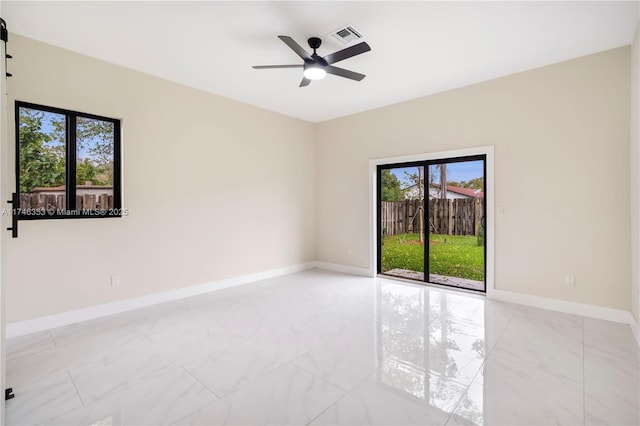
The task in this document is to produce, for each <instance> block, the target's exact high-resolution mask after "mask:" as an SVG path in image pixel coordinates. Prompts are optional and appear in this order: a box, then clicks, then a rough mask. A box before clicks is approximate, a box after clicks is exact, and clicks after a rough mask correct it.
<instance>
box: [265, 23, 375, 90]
mask: <svg viewBox="0 0 640 426" xmlns="http://www.w3.org/2000/svg"><path fill="white" fill-rule="evenodd" d="M278 38H279V39H280V40H282V41H283V42H284V43H285V44H286V45H287V46H289V47H290V48H291V50H293V51H294V52H295V53H296V54H297V55H298V56H300V57H301V58H302V60H303V61H304V63H303V64H300V65H256V66H254V67H253V68H255V69H270V68H302V69H303V72H302V75H303V77H302V81H301V82H300V87H304V86H308V85H309V83H311V80H321V79H323V78H324V77H325V76H326V75H327V74H333V75H337V76H340V77H344V78H349V79H351V80H356V81H360V80H362V79H363V78H364V77H365V75H364V74H360V73H357V72H353V71H349V70H345V69H344V68H338V67H334V66H333V65H332V64H335V63H336V62H340V61H343V60H345V59H348V58H351V57H353V56H356V55H359V54H361V53H365V52H368V51H370V50H371V47H369V45H368V44H367V43H365V42H364V41H363V42H362V43H358V44H356V45H353V46H350V47H347V48H346V49H342V50H339V51H337V52H335V53H332V54H330V55H327V56H324V57H321V56H320V55H318V54H317V53H316V50H317V49H318V48H319V47H320V45H321V44H322V40H320V39H319V38H318V37H311V38H310V39H309V40H307V42H308V43H309V47H310V48H312V49H313V53H312V54H311V55H310V54H308V53H307V52H306V51H305V50H304V49H303V48H302V47H301V46H300V45H299V44H298V43H296V42H295V41H294V40H293V39H292V38H291V37H289V36H282V35H281V36H278Z"/></svg>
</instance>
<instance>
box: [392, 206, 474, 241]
mask: <svg viewBox="0 0 640 426" xmlns="http://www.w3.org/2000/svg"><path fill="white" fill-rule="evenodd" d="M482 203H483V201H482V200H480V199H476V198H460V199H454V200H449V199H446V200H443V199H439V198H437V199H431V200H430V202H429V214H428V218H427V219H428V221H427V223H428V224H429V225H428V226H429V229H430V232H432V233H436V234H440V235H477V232H478V227H479V226H480V220H481V218H482V211H483V206H482ZM421 204H422V201H421V200H404V201H382V206H381V214H380V216H381V220H382V229H383V230H384V233H385V235H397V234H406V233H417V232H419V231H420V228H419V222H420V217H419V216H420V215H419V207H420V205H421Z"/></svg>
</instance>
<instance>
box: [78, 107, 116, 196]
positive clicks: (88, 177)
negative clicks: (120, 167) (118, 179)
mask: <svg viewBox="0 0 640 426" xmlns="http://www.w3.org/2000/svg"><path fill="white" fill-rule="evenodd" d="M113 135H114V128H113V123H111V122H109V121H102V120H94V119H92V118H86V117H78V121H77V124H76V142H77V144H78V150H79V152H80V153H82V154H83V158H82V159H81V161H79V162H78V164H77V166H76V167H77V172H76V180H77V182H78V184H84V183H85V182H87V181H91V182H92V183H93V184H95V185H113V143H114V140H113ZM79 156H80V154H79Z"/></svg>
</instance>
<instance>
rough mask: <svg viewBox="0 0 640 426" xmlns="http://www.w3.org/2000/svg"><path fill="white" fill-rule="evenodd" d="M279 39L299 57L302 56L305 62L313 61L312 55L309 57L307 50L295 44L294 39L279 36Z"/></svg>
mask: <svg viewBox="0 0 640 426" xmlns="http://www.w3.org/2000/svg"><path fill="white" fill-rule="evenodd" d="M278 38H279V39H280V40H282V41H284V43H285V44H286V45H287V46H289V47H290V48H291V50H293V51H294V52H296V54H297V55H298V56H300V57H301V58H302V59H304V60H308V61H313V58H312V57H311V55H309V54H308V53H307V51H306V50H304V49H303V48H302V47H301V46H300V45H299V44H298V43H296V42H295V40H294V39H292V38H291V37H289V36H278Z"/></svg>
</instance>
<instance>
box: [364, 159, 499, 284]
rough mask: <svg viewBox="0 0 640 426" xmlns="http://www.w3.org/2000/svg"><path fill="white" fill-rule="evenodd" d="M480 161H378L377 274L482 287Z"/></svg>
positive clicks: (483, 253) (483, 248)
mask: <svg viewBox="0 0 640 426" xmlns="http://www.w3.org/2000/svg"><path fill="white" fill-rule="evenodd" d="M485 162H486V159H485V156H484V155H479V156H473V157H457V158H444V159H437V160H429V161H421V162H412V163H399V164H388V165H381V166H378V180H377V182H378V188H377V189H378V198H377V199H378V273H381V274H385V275H389V276H395V277H400V278H406V279H411V280H415V281H421V282H429V283H433V284H440V285H446V286H452V287H459V288H464V289H468V290H476V291H483V292H484V291H485V273H486V260H485V259H486V243H485V238H484V235H485V211H486V208H485V202H484V200H485V172H486V170H485V169H486V167H485Z"/></svg>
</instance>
